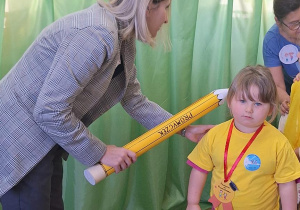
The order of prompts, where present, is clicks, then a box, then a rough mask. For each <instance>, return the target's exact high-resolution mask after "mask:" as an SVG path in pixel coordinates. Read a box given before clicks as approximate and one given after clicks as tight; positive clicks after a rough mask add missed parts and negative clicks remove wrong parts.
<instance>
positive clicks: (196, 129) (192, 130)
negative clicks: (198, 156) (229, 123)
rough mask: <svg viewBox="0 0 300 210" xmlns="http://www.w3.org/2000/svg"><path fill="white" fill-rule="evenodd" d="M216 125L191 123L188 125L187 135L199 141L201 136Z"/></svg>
mask: <svg viewBox="0 0 300 210" xmlns="http://www.w3.org/2000/svg"><path fill="white" fill-rule="evenodd" d="M214 126H215V125H189V126H187V127H186V133H185V137H186V138H188V139H189V140H191V141H192V142H195V143H198V142H199V141H200V140H201V138H202V137H203V136H204V135H205V134H206V133H207V132H208V131H209V130H210V129H211V128H212V127H214Z"/></svg>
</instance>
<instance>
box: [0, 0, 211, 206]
mask: <svg viewBox="0 0 300 210" xmlns="http://www.w3.org/2000/svg"><path fill="white" fill-rule="evenodd" d="M170 5H171V0H126V1H125V0H112V1H110V2H109V3H104V2H102V1H99V2H98V3H96V4H94V5H92V6H91V7H89V8H87V9H84V10H82V11H79V12H76V13H73V14H70V15H67V16H65V17H63V18H61V19H59V20H57V21H56V22H54V23H52V24H51V25H49V26H48V27H46V28H45V29H44V30H43V31H42V32H41V34H40V35H39V36H38V37H37V38H36V40H35V41H34V42H33V43H32V45H31V46H30V47H29V48H28V49H27V51H26V52H25V53H24V55H23V56H22V57H21V59H20V60H19V61H18V62H17V63H16V65H15V66H14V67H13V68H12V69H11V70H10V72H9V73H8V74H7V75H6V76H5V77H4V78H3V79H2V80H1V81H0V90H1V91H0V113H1V114H0V122H1V126H0V148H1V149H0V150H1V154H0V197H1V198H0V200H1V204H2V208H3V210H11V209H32V210H34V209H63V208H64V206H63V200H62V175H63V172H62V170H63V168H62V157H66V155H68V154H70V155H72V156H73V157H75V158H76V159H77V160H78V161H80V162H81V163H82V164H85V165H87V166H92V165H94V164H96V163H98V162H102V163H103V164H106V165H108V166H112V167H113V168H114V169H115V171H116V173H118V172H120V171H122V170H124V169H126V168H128V167H129V166H130V165H131V164H132V163H133V162H135V161H136V154H135V153H133V152H131V151H129V150H126V149H124V148H119V147H116V146H114V145H105V144H104V143H103V142H102V141H101V140H99V139H98V138H97V137H95V136H94V135H92V134H91V132H90V131H89V130H88V126H89V125H90V124H91V123H92V122H93V121H95V120H96V119H97V118H98V117H100V116H101V115H102V114H103V113H105V112H106V111H107V110H109V109H110V108H111V107H112V106H114V105H115V104H116V103H118V102H120V103H121V104H122V106H123V108H124V109H125V110H126V111H127V112H128V114H129V115H131V116H132V117H133V118H134V119H136V120H137V121H138V122H140V123H141V124H142V125H144V126H145V127H146V128H148V129H151V128H153V127H154V126H156V125H158V124H160V123H161V122H163V121H165V120H166V119H168V118H169V117H171V114H170V113H168V112H167V111H165V110H164V109H162V108H161V107H160V106H159V105H157V104H155V103H153V102H151V101H149V100H148V99H147V98H146V97H145V96H144V95H143V94H142V93H141V89H140V84H139V81H138V80H137V78H136V68H135V66H134V59H135V41H136V40H139V41H141V42H144V43H146V44H149V45H151V46H154V45H155V37H156V34H157V32H158V31H159V29H160V27H161V26H162V25H163V24H165V23H168V21H169V19H168V18H169V16H168V14H169V10H170ZM211 127H212V126H210V125H207V126H205V125H203V126H201V125H199V126H189V127H187V128H186V137H187V138H189V139H190V140H192V141H198V140H199V139H200V138H201V137H202V135H203V133H205V132H206V130H208V129H209V128H211Z"/></svg>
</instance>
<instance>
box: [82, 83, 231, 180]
mask: <svg viewBox="0 0 300 210" xmlns="http://www.w3.org/2000/svg"><path fill="white" fill-rule="evenodd" d="M227 91H228V89H218V90H215V91H213V92H211V93H210V94H208V95H206V96H204V97H202V98H200V99H199V100H197V101H196V102H194V103H193V104H191V105H190V106H188V107H187V108H185V109H183V110H182V111H181V112H179V113H177V114H176V115H174V116H173V117H171V118H170V119H168V120H166V121H165V122H163V123H161V124H159V125H158V126H156V127H154V128H152V129H151V130H149V131H147V132H146V133H144V134H143V135H141V136H139V137H138V138H136V139H134V140H133V141H131V142H129V143H128V144H126V145H125V146H124V148H126V149H128V150H131V151H133V152H135V153H136V154H137V156H140V155H142V154H143V153H145V152H147V151H148V150H150V149H151V148H153V147H155V146H156V145H158V144H159V143H161V142H162V141H164V140H166V139H168V138H169V137H170V136H172V135H174V134H175V133H177V132H179V131H180V130H182V129H184V128H185V127H187V126H188V125H190V124H191V123H193V122H194V121H196V120H197V119H199V118H200V117H202V116H204V115H205V114H207V113H208V112H210V111H212V110H213V109H215V108H217V107H218V106H219V105H221V104H223V103H224V100H225V98H226V96H227ZM114 171H115V170H114V168H113V167H110V166H107V165H104V164H96V165H95V166H92V167H90V168H88V169H86V170H85V171H84V176H85V178H86V179H87V180H88V181H89V183H91V184H92V185H95V184H96V183H98V182H100V181H101V180H102V179H104V178H105V177H107V176H109V175H110V174H112V173H113V172H114Z"/></svg>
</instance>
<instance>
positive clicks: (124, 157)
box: [100, 145, 137, 173]
mask: <svg viewBox="0 0 300 210" xmlns="http://www.w3.org/2000/svg"><path fill="white" fill-rule="evenodd" d="M136 159H137V156H136V154H135V153H134V152H132V151H130V150H128V149H125V148H123V147H116V146H115V145H107V146H106V152H105V154H104V155H103V157H102V158H101V159H100V162H101V163H103V164H105V165H108V166H110V167H113V168H114V169H115V172H116V173H119V172H120V171H123V170H125V169H126V168H128V167H129V166H130V165H131V164H132V163H134V162H135V161H136Z"/></svg>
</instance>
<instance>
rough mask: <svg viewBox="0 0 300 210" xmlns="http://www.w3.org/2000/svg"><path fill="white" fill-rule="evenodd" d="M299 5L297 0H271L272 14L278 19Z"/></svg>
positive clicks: (299, 2)
mask: <svg viewBox="0 0 300 210" xmlns="http://www.w3.org/2000/svg"><path fill="white" fill-rule="evenodd" d="M299 7H300V1H299V0H274V1H273V10H274V15H275V17H276V18H277V19H278V20H282V19H283V18H285V17H286V16H287V15H288V14H289V13H290V12H293V11H295V10H296V9H298V8H299Z"/></svg>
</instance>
